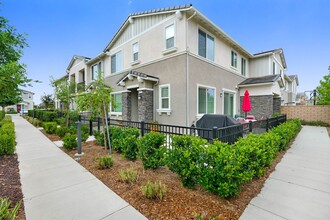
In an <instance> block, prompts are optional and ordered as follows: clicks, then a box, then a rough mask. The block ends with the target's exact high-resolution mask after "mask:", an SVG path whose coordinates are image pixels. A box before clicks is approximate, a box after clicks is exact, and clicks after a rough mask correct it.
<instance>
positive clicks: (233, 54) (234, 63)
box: [231, 51, 237, 68]
mask: <svg viewBox="0 0 330 220" xmlns="http://www.w3.org/2000/svg"><path fill="white" fill-rule="evenodd" d="M231 66H232V67H235V68H237V53H236V52H234V51H231Z"/></svg>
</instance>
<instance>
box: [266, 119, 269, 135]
mask: <svg viewBox="0 0 330 220" xmlns="http://www.w3.org/2000/svg"><path fill="white" fill-rule="evenodd" d="M268 128H269V119H268V117H267V119H266V132H268Z"/></svg>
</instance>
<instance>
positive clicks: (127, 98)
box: [122, 92, 132, 121]
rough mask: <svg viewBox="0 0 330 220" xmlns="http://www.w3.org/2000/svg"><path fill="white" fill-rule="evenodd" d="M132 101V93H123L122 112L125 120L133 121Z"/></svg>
mask: <svg viewBox="0 0 330 220" xmlns="http://www.w3.org/2000/svg"><path fill="white" fill-rule="evenodd" d="M131 103H132V99H131V93H130V92H123V93H122V111H123V115H122V118H123V120H128V121H130V120H131V116H132V114H131V113H132V104H131Z"/></svg>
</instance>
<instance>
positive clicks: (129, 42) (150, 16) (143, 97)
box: [67, 5, 286, 126]
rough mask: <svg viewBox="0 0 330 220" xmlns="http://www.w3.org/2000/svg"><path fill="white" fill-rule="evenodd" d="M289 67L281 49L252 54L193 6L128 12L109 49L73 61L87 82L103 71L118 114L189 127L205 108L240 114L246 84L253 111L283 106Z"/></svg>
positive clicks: (74, 74)
mask: <svg viewBox="0 0 330 220" xmlns="http://www.w3.org/2000/svg"><path fill="white" fill-rule="evenodd" d="M285 71H286V62H285V58H284V53H283V50H282V49H277V50H272V51H267V52H263V53H259V54H254V55H253V54H251V53H249V52H248V51H247V50H246V49H244V48H243V47H242V46H241V45H240V44H238V43H237V42H236V41H235V40H234V39H232V38H231V37H230V36H229V35H227V34H226V33H225V32H224V31H223V30H222V29H220V28H219V27H217V26H216V25H215V24H214V23H213V22H212V21H210V20H209V19H208V18H207V17H205V16H204V15H203V14H202V13H200V12H199V11H198V10H196V9H195V8H194V7H192V5H183V6H178V7H170V8H162V9H158V10H151V11H145V12H140V13H134V14H131V15H129V16H128V17H127V19H126V20H125V21H124V23H123V24H122V26H121V27H120V29H119V30H118V31H117V33H116V34H115V36H114V37H113V38H112V40H111V41H110V42H109V44H108V45H107V46H106V48H105V49H104V50H103V52H101V53H100V54H99V55H98V56H96V57H95V58H92V59H90V58H87V57H82V56H74V57H73V59H72V60H71V62H70V64H69V66H68V68H67V74H68V77H69V80H72V81H75V82H76V83H78V84H79V83H81V84H84V85H88V84H89V83H91V82H92V80H93V78H95V76H96V74H98V73H99V72H102V73H103V74H104V77H105V80H106V83H107V84H108V85H110V86H112V87H113V89H114V92H113V94H112V95H113V98H114V99H115V100H116V102H117V106H116V108H111V115H112V116H115V117H117V118H122V119H126V120H133V121H142V120H144V121H158V122H159V123H163V124H175V125H187V126H190V125H192V124H193V123H194V122H195V121H196V120H198V119H199V118H200V117H201V116H202V115H203V114H205V113H211V114H226V115H231V116H234V115H235V114H240V113H241V111H240V106H241V100H242V99H241V97H242V96H243V94H244V91H245V90H246V89H248V90H249V91H250V94H251V99H252V100H254V101H253V104H252V111H251V114H254V115H255V116H256V117H257V118H259V117H261V116H270V115H271V114H273V113H276V112H279V109H280V104H281V88H283V87H284V85H285V82H284V76H285ZM251 79H252V82H248V81H247V80H251ZM265 100H267V101H266V102H265ZM266 103H267V108H265V107H264V105H265V104H266Z"/></svg>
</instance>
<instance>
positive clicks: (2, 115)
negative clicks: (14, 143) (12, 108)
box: [0, 111, 5, 121]
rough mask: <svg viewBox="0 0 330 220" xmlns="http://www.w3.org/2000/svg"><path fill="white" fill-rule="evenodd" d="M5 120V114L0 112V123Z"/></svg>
mask: <svg viewBox="0 0 330 220" xmlns="http://www.w3.org/2000/svg"><path fill="white" fill-rule="evenodd" d="M4 118H5V113H4V112H3V111H0V121H2V119H4Z"/></svg>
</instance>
